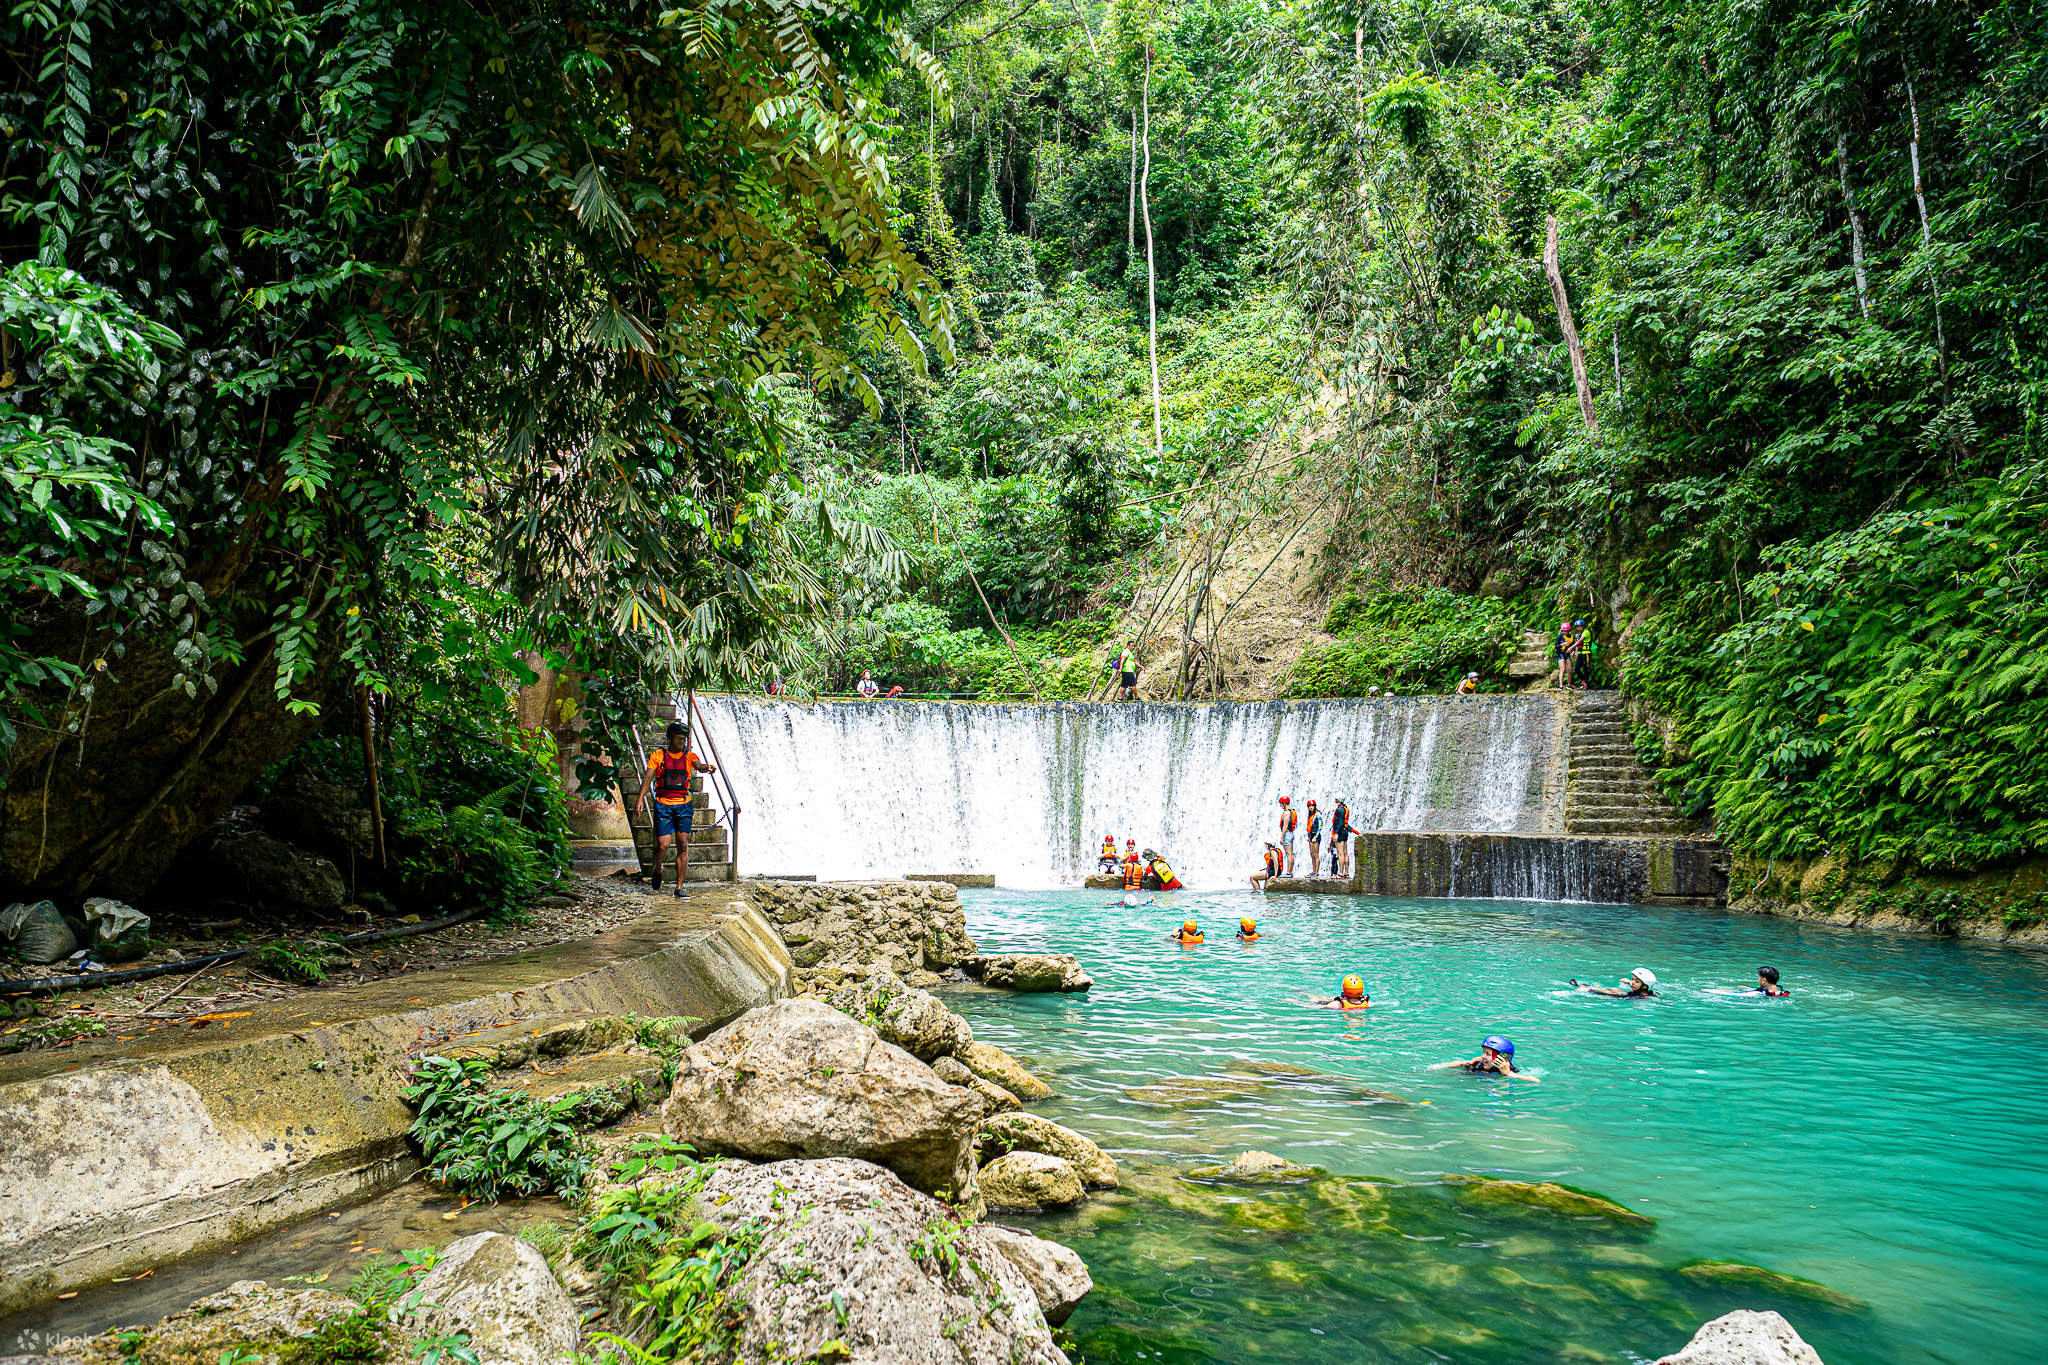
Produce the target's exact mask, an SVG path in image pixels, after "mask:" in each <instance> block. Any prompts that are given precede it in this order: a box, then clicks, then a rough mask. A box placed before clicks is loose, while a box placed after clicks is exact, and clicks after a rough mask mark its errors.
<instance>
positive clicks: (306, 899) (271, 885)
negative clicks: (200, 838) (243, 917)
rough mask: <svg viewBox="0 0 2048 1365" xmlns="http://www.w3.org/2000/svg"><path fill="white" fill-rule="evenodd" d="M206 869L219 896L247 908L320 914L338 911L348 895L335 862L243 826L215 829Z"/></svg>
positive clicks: (228, 824) (238, 823)
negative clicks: (249, 906) (247, 906)
mask: <svg viewBox="0 0 2048 1365" xmlns="http://www.w3.org/2000/svg"><path fill="white" fill-rule="evenodd" d="M205 868H206V872H207V874H208V876H209V877H210V878H212V881H211V886H212V888H213V890H214V894H216V895H218V896H219V897H220V898H221V899H223V900H229V901H236V902H240V903H242V904H246V905H255V906H262V907H265V908H269V909H276V910H297V911H304V912H307V913H318V912H324V911H330V910H335V909H338V908H339V907H340V905H341V903H342V901H343V900H344V899H345V898H346V897H347V895H348V886H347V884H346V883H345V882H343V881H342V878H341V869H340V868H338V867H336V866H335V865H334V863H333V861H332V860H331V859H328V858H323V857H321V856H320V855H319V854H317V853H307V852H305V851H304V850H302V849H298V848H294V847H293V846H292V845H290V844H288V843H286V842H285V841H284V840H282V839H279V838H275V837H273V836H272V835H269V834H266V833H264V832H263V831H261V830H258V829H254V828H252V827H250V826H248V825H246V824H242V823H240V822H235V823H223V824H222V825H220V826H217V827H216V829H215V833H214V836H213V839H212V842H211V843H210V844H208V846H207V848H206V853H205Z"/></svg>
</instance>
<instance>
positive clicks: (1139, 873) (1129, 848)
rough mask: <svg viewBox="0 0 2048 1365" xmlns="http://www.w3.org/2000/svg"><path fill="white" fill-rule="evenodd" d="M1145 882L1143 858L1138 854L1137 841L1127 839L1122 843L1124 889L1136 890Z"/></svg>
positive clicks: (1141, 887)
mask: <svg viewBox="0 0 2048 1365" xmlns="http://www.w3.org/2000/svg"><path fill="white" fill-rule="evenodd" d="M1144 884H1145V860H1144V859H1142V858H1140V857H1139V856H1138V841H1137V840H1136V839H1129V840H1126V841H1125V844H1124V890H1126V891H1138V890H1142V889H1143V888H1144Z"/></svg>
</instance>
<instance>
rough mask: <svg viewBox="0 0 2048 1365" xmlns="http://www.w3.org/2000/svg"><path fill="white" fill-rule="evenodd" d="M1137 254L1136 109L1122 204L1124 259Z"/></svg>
mask: <svg viewBox="0 0 2048 1365" xmlns="http://www.w3.org/2000/svg"><path fill="white" fill-rule="evenodd" d="M1137 254H1138V111H1137V110H1135V109H1133V110H1132V111H1131V189H1130V195H1129V196H1128V198H1127V199H1126V201H1125V204H1124V260H1126V261H1129V260H1130V259H1131V257H1133V256H1135V255H1137Z"/></svg>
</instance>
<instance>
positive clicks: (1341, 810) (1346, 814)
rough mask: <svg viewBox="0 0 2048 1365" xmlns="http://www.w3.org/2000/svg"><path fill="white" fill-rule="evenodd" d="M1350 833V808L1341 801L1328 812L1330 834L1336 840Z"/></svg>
mask: <svg viewBox="0 0 2048 1365" xmlns="http://www.w3.org/2000/svg"><path fill="white" fill-rule="evenodd" d="M1350 832H1351V808H1350V807H1349V806H1347V805H1345V804H1344V803H1343V802H1342V801H1339V802H1338V803H1337V804H1336V807H1335V808H1334V809H1332V810H1331V811H1330V833H1331V834H1332V835H1333V836H1335V837H1336V838H1339V839H1341V838H1343V837H1344V836H1345V835H1347V834H1349V833H1350Z"/></svg>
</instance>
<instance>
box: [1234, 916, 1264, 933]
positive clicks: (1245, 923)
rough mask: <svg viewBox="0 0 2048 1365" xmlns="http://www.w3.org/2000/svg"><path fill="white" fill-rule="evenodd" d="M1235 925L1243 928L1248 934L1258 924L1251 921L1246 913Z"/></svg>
mask: <svg viewBox="0 0 2048 1365" xmlns="http://www.w3.org/2000/svg"><path fill="white" fill-rule="evenodd" d="M1237 927H1238V928H1240V929H1242V930H1244V931H1245V932H1246V933H1247V934H1249V933H1251V932H1252V931H1253V930H1255V929H1257V928H1258V927H1259V926H1258V925H1256V924H1254V923H1252V919H1251V916H1249V915H1246V916H1245V917H1244V918H1243V919H1241V920H1239V921H1238V922H1237Z"/></svg>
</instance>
